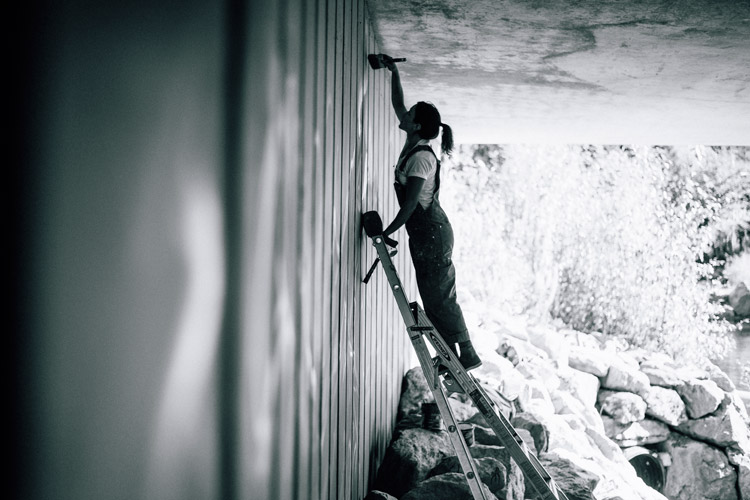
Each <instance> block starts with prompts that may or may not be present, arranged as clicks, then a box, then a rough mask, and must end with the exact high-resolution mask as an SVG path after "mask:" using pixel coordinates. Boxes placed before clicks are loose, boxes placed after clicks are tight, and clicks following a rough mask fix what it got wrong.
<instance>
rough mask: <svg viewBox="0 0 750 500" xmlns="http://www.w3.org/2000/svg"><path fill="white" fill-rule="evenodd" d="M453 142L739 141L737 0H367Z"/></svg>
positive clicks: (744, 59)
mask: <svg viewBox="0 0 750 500" xmlns="http://www.w3.org/2000/svg"><path fill="white" fill-rule="evenodd" d="M368 8H369V9H370V14H371V18H372V20H373V26H374V29H375V32H376V37H377V39H378V42H379V45H380V47H381V48H382V51H383V52H384V53H387V54H390V55H393V56H398V57H406V58H407V62H405V63H401V64H400V66H399V68H400V70H401V75H402V80H403V85H404V92H405V96H406V100H407V104H411V103H414V102H416V101H417V100H427V101H431V102H433V103H434V104H435V105H437V106H438V108H439V109H440V110H441V113H442V115H443V121H445V122H446V123H449V124H451V125H452V126H453V127H454V130H455V135H456V140H457V141H458V142H463V143H595V144H596V143H598V144H712V145H748V144H750V0H733V1H723V0H718V1H713V0H599V1H597V0H558V1H552V0H473V1H472V0H368Z"/></svg>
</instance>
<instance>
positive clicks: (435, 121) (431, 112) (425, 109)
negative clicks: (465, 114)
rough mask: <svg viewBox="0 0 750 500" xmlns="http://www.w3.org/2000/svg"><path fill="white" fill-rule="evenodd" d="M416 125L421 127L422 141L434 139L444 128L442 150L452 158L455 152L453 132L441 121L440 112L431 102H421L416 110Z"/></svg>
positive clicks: (420, 135) (441, 142)
mask: <svg viewBox="0 0 750 500" xmlns="http://www.w3.org/2000/svg"><path fill="white" fill-rule="evenodd" d="M414 123H418V124H419V125H420V129H419V137H421V138H422V139H428V140H430V139H434V138H435V137H437V136H438V132H440V127H443V137H442V138H441V141H440V149H441V150H442V151H443V153H445V154H447V155H448V156H450V154H451V152H452V151H453V130H451V128H450V127H449V126H448V125H446V124H445V123H443V122H441V121H440V112H439V111H438V110H437V108H436V107H435V106H434V105H433V104H432V103H429V102H424V101H419V102H418V103H417V104H416V106H415V109H414Z"/></svg>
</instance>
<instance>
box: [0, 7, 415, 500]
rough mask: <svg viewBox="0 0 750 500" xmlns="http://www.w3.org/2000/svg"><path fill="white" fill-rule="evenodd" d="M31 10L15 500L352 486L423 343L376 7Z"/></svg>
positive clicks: (362, 486) (265, 496)
mask: <svg viewBox="0 0 750 500" xmlns="http://www.w3.org/2000/svg"><path fill="white" fill-rule="evenodd" d="M28 9H29V11H33V14H30V21H29V22H28V24H29V26H26V28H27V29H28V30H29V31H30V32H31V33H26V34H24V39H25V40H28V39H32V38H33V39H35V40H37V41H38V43H37V45H35V46H33V47H30V48H29V49H28V50H29V51H30V52H32V54H30V55H31V56H33V58H32V57H29V59H28V60H27V64H28V66H29V68H30V69H27V71H28V72H29V73H30V74H28V75H23V76H24V78H27V79H28V80H32V79H36V78H38V81H36V82H35V84H34V85H32V86H29V87H28V88H26V89H24V92H25V93H24V98H25V99H26V100H27V101H28V103H31V104H33V106H29V109H31V110H32V111H33V113H32V112H29V113H28V115H29V116H32V120H31V121H33V122H34V124H33V127H32V126H27V125H26V124H25V123H24V125H23V126H24V127H26V128H28V130H26V128H24V130H23V132H29V139H27V142H26V145H27V146H29V148H30V150H33V155H34V158H33V159H32V160H33V162H32V161H31V160H29V168H19V169H14V171H17V172H19V173H18V175H19V177H20V178H19V180H17V181H15V182H16V184H21V185H23V186H24V192H25V193H27V194H29V195H30V201H27V202H24V203H19V204H17V205H14V208H15V207H21V208H23V210H16V211H15V212H14V213H16V212H17V213H18V214H20V215H19V220H20V224H19V226H20V227H22V228H23V229H24V231H23V233H22V234H21V235H19V238H18V243H16V245H17V247H14V252H15V253H14V256H13V257H14V260H13V267H15V265H16V264H22V266H19V268H20V267H23V269H24V271H25V272H28V273H29V277H28V278H27V277H24V279H23V281H24V283H25V288H24V293H23V296H22V297H21V298H20V299H19V302H22V305H23V316H22V317H21V318H20V320H19V322H20V323H22V324H23V325H24V335H23V343H22V344H23V345H22V346H21V347H19V348H18V350H19V351H20V352H19V359H20V360H22V361H20V362H19V364H20V365H21V366H22V369H23V370H22V373H21V374H20V375H19V379H21V380H22V383H21V385H20V389H19V390H18V391H16V393H15V394H19V395H22V397H23V401H22V402H20V403H23V404H22V405H20V406H19V408H20V409H18V410H16V411H18V415H17V416H16V420H17V421H19V422H23V424H24V432H22V433H19V434H18V435H19V436H20V437H19V439H18V443H14V451H15V449H16V448H19V450H20V452H19V453H18V456H19V463H21V464H22V466H23V468H24V469H27V470H24V473H23V474H21V475H19V477H20V479H19V482H20V483H22V484H21V485H20V486H21V489H22V491H23V493H24V494H23V495H22V497H23V498H28V499H32V500H37V499H40V500H41V499H47V498H60V499H68V498H70V499H76V500H82V499H83V500H88V499H96V500H98V499H102V498H106V499H113V500H117V499H128V500H133V499H139V498H145V499H152V498H159V499H166V500H169V499H172V498H174V499H178V498H179V499H180V500H185V499H192V498H196V499H201V500H203V499H214V498H215V499H221V500H240V499H243V500H244V499H251V500H254V499H258V500H290V499H311V500H318V499H359V498H362V497H363V496H364V495H365V494H366V493H367V491H368V486H369V485H370V484H371V483H372V480H373V479H374V474H375V472H376V468H377V466H378V465H379V463H380V461H381V459H382V457H383V455H384V452H385V448H386V446H387V444H388V441H389V439H390V437H391V435H392V431H393V425H394V418H395V414H396V409H397V403H398V395H399V389H400V384H401V379H402V376H403V373H404V371H405V369H406V362H405V360H406V358H405V355H404V353H405V352H410V346H409V342H408V336H407V335H406V333H405V331H404V326H403V324H402V322H401V319H400V316H399V312H398V309H397V307H396V305H395V301H394V300H393V297H392V296H391V294H390V291H389V288H388V286H387V283H386V280H385V276H384V275H383V273H382V271H381V270H379V271H378V272H377V273H376V274H375V275H374V276H373V278H372V280H371V282H370V283H369V284H368V285H366V286H365V285H364V284H363V283H362V281H361V280H362V278H363V275H364V272H365V271H366V270H367V269H368V267H369V265H370V264H371V263H372V262H373V260H374V258H375V251H374V249H373V248H372V246H371V245H370V243H369V240H368V239H367V238H366V237H365V236H364V234H363V232H362V230H361V227H360V215H361V213H362V212H363V211H366V210H378V211H379V212H380V213H381V214H383V215H384V218H385V219H389V218H392V217H393V216H394V215H395V213H396V200H395V197H394V195H393V193H392V188H391V182H392V172H391V166H392V164H393V162H394V160H395V158H396V157H397V155H398V152H399V148H400V141H401V140H402V138H401V137H400V133H399V131H398V129H397V122H396V119H395V117H394V115H393V113H392V110H391V105H390V89H389V86H388V75H387V73H386V71H385V70H381V71H373V70H372V69H370V68H369V66H368V64H367V59H366V56H367V54H368V53H371V52H378V50H377V45H376V42H375V36H374V33H373V30H372V26H371V25H370V22H369V20H368V15H367V5H366V2H365V0H278V1H254V0H227V1H226V2H205V1H200V0H185V1H183V2H166V3H165V2H147V1H138V0H135V1H132V2H117V1H114V2H107V3H106V5H105V4H103V3H101V2H94V1H91V0H88V1H87V0H70V1H66V2H63V3H62V4H60V5H57V4H55V5H54V6H53V5H52V3H51V2H50V3H48V4H47V3H44V2H43V5H37V2H33V1H32V2H31V4H30V7H28ZM32 21H33V22H32ZM24 104H27V103H24ZM32 163H33V165H32ZM405 247H406V245H405V244H403V245H402V246H401V248H400V253H399V255H398V263H399V265H400V266H401V270H402V273H403V278H404V281H405V284H407V286H410V287H411V288H410V289H411V290H415V287H414V286H413V284H411V280H412V278H411V267H410V263H409V261H408V258H407V257H406V253H407V249H406V248H405ZM21 256H22V258H21ZM19 261H20V262H19ZM19 399H20V397H19ZM14 403H15V401H14ZM12 406H17V405H12ZM21 448H22V449H21ZM39 478H44V480H43V481H41V480H39Z"/></svg>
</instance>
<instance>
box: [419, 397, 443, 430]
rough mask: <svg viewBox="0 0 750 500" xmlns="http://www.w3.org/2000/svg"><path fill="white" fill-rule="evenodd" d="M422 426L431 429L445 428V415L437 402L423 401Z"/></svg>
mask: <svg viewBox="0 0 750 500" xmlns="http://www.w3.org/2000/svg"><path fill="white" fill-rule="evenodd" d="M422 428H423V429H428V430H431V431H439V430H442V429H443V417H442V416H441V415H440V409H439V408H438V405H437V403H422Z"/></svg>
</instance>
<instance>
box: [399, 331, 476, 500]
mask: <svg viewBox="0 0 750 500" xmlns="http://www.w3.org/2000/svg"><path fill="white" fill-rule="evenodd" d="M409 336H410V338H411V342H412V345H413V346H414V349H415V350H416V352H417V357H418V358H419V364H420V365H421V366H422V372H424V374H425V379H427V384H428V385H429V386H430V390H431V391H432V394H433V396H434V397H435V402H436V403H437V405H438V409H439V410H440V415H441V416H442V417H443V420H444V421H445V424H446V430H447V431H448V437H449V438H450V441H451V444H452V445H453V449H454V450H455V451H456V456H457V457H458V461H459V463H460V464H461V469H462V470H463V471H464V478H465V479H466V482H467V483H468V484H469V489H470V490H471V494H472V496H473V497H474V498H475V499H476V500H486V498H487V497H486V496H485V495H484V490H483V488H482V481H481V479H480V477H479V471H478V470H477V468H476V464H475V463H474V460H473V459H472V457H471V452H470V451H469V447H468V446H467V444H466V441H465V440H464V437H463V434H462V433H461V431H460V429H459V428H458V423H457V422H456V417H455V416H454V415H453V410H452V409H451V407H450V404H449V403H448V399H447V398H446V397H445V393H444V392H443V389H442V387H441V386H440V381H439V379H438V378H437V377H436V376H433V372H434V371H435V370H437V367H434V366H433V363H432V358H431V357H430V353H429V351H428V350H427V346H426V345H425V342H424V338H423V337H422V332H421V331H416V332H415V331H412V330H411V329H410V331H409Z"/></svg>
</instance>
